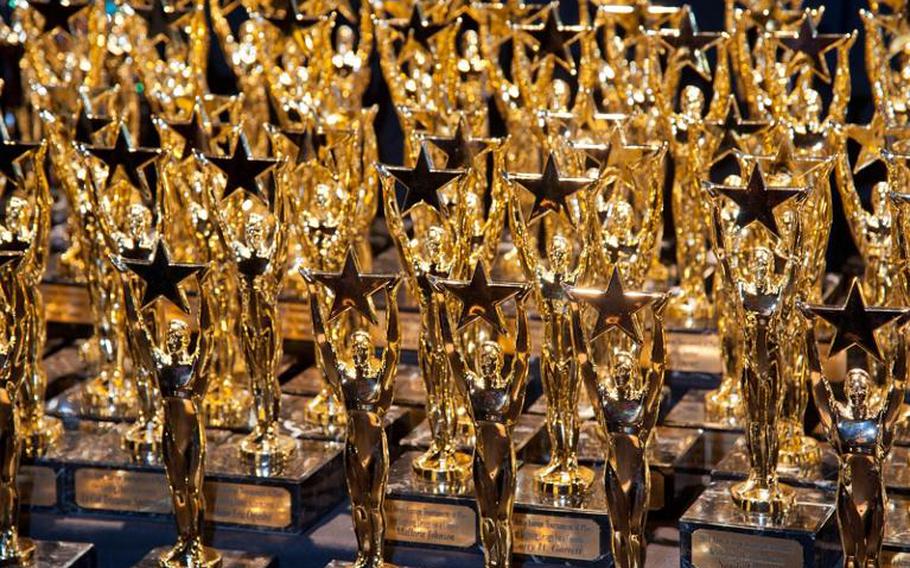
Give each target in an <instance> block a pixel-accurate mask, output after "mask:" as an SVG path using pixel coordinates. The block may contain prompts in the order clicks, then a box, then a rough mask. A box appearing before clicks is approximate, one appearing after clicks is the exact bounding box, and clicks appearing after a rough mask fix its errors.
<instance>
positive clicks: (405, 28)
mask: <svg viewBox="0 0 910 568" xmlns="http://www.w3.org/2000/svg"><path fill="white" fill-rule="evenodd" d="M393 27H394V28H395V29H396V30H398V31H399V32H401V33H402V35H405V36H406V37H407V40H408V41H410V40H414V41H415V42H417V43H418V44H420V46H421V47H422V48H423V49H424V50H425V51H427V52H428V53H432V49H431V48H430V38H432V37H433V36H434V35H436V34H438V33H439V32H441V31H442V30H443V29H444V28H445V25H444V24H433V23H429V22H427V20H426V19H424V17H423V10H421V8H420V3H419V2H414V6H413V7H412V8H411V17H410V18H409V19H408V21H407V23H405V24H394V25H393Z"/></svg>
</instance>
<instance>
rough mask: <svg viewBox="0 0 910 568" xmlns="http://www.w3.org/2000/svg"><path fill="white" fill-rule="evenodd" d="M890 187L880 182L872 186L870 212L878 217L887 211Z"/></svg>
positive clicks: (884, 182)
mask: <svg viewBox="0 0 910 568" xmlns="http://www.w3.org/2000/svg"><path fill="white" fill-rule="evenodd" d="M890 191H891V186H889V185H888V182H886V181H880V182H878V183H877V184H875V185H873V186H872V211H873V212H874V213H875V215H876V216H878V217H883V216H884V214H885V213H886V212H887V210H888V193H889V192H890Z"/></svg>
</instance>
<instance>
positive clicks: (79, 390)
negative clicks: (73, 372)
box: [47, 379, 136, 425]
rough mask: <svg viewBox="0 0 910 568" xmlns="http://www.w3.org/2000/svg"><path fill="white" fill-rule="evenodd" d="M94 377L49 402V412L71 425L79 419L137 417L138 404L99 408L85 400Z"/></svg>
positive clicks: (118, 419) (130, 418)
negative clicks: (113, 410)
mask: <svg viewBox="0 0 910 568" xmlns="http://www.w3.org/2000/svg"><path fill="white" fill-rule="evenodd" d="M92 380H94V379H88V380H87V381H85V382H83V383H80V384H77V385H73V386H71V387H70V388H68V389H66V390H65V391H63V392H62V393H60V394H59V395H57V396H55V397H54V398H52V399H50V400H49V401H48V403H47V413H48V414H50V415H51V416H56V417H58V418H60V419H61V420H63V422H64V424H67V425H70V424H73V423H75V422H76V421H78V420H105V421H110V422H132V421H133V420H135V419H136V405H135V404H132V405H128V406H127V407H125V408H124V409H123V410H122V411H116V412H107V411H100V410H97V409H96V408H95V407H94V406H93V405H90V404H86V403H85V401H84V395H85V388H86V386H88V384H89V382H90V381H92Z"/></svg>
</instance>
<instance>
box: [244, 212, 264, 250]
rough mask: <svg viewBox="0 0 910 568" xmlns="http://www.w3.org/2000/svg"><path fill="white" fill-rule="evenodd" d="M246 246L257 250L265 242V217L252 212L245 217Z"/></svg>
mask: <svg viewBox="0 0 910 568" xmlns="http://www.w3.org/2000/svg"><path fill="white" fill-rule="evenodd" d="M244 236H245V238H246V246H248V247H249V248H251V249H254V250H259V249H260V248H262V246H263V245H264V243H265V217H263V216H262V215H260V214H259V213H252V214H250V216H249V217H248V218H247V221H246V227H245V235H244Z"/></svg>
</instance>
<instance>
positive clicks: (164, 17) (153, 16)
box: [133, 0, 188, 44]
mask: <svg viewBox="0 0 910 568" xmlns="http://www.w3.org/2000/svg"><path fill="white" fill-rule="evenodd" d="M133 10H134V11H135V12H136V13H137V14H139V16H141V17H142V19H143V20H145V30H146V37H147V38H148V39H150V40H151V41H152V43H153V44H158V43H160V42H162V41H167V40H168V39H169V38H170V37H171V34H173V31H174V30H173V28H172V26H173V25H174V24H175V23H177V21H178V20H180V18H182V17H184V16H185V15H186V14H187V13H188V12H187V10H178V9H177V7H176V6H174V5H165V3H164V1H163V0H152V1H151V2H150V3H149V4H147V5H144V6H134V7H133Z"/></svg>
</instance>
